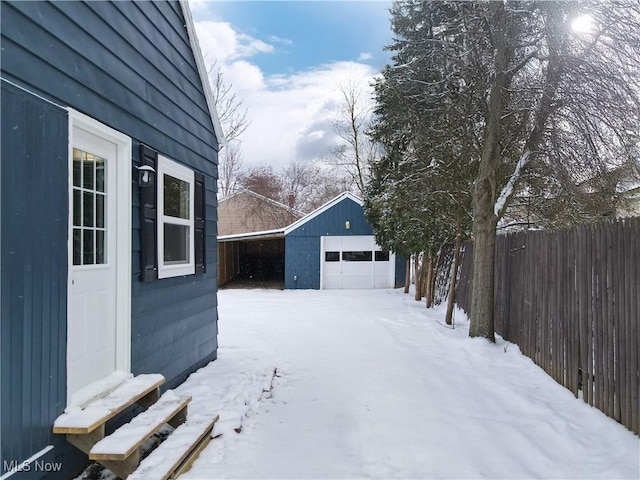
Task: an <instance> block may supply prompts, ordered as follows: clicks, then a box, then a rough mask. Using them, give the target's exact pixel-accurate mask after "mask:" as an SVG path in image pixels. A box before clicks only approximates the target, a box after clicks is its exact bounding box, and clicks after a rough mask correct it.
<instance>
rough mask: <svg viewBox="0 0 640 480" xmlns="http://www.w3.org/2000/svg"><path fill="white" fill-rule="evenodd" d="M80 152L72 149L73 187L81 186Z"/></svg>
mask: <svg viewBox="0 0 640 480" xmlns="http://www.w3.org/2000/svg"><path fill="white" fill-rule="evenodd" d="M82 153H83V152H82V151H81V150H78V149H77V148H74V149H73V186H74V187H81V186H82Z"/></svg>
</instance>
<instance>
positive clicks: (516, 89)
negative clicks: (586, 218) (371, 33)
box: [371, 0, 640, 340]
mask: <svg viewBox="0 0 640 480" xmlns="http://www.w3.org/2000/svg"><path fill="white" fill-rule="evenodd" d="M391 14H392V21H391V25H392V30H393V32H394V34H395V36H396V39H395V40H394V42H393V44H392V45H390V47H389V48H390V50H392V51H394V52H395V55H394V57H393V64H392V65H389V66H387V67H385V69H384V70H383V79H382V80H381V81H380V82H379V84H378V85H377V86H376V94H377V100H378V110H377V112H376V113H377V114H378V118H379V120H378V123H377V125H376V127H375V128H374V131H373V133H374V135H375V136H376V137H377V138H378V139H379V140H380V141H381V142H382V143H383V144H384V145H385V147H386V148H387V155H388V156H391V155H390V154H389V151H391V152H394V153H393V155H392V156H393V157H394V158H397V157H400V158H402V160H401V161H398V160H394V161H389V162H381V164H380V166H379V169H378V173H377V175H378V176H380V179H383V180H384V181H386V184H388V185H390V187H389V188H390V189H391V190H385V189H386V188H387V187H386V186H385V189H379V191H375V190H373V191H372V192H371V193H372V197H373V199H377V201H378V202H381V203H384V202H386V201H387V199H388V198H393V195H391V194H390V193H389V192H391V191H393V189H397V188H401V185H403V184H406V183H407V182H404V181H403V182H400V181H397V180H395V181H394V180H391V178H392V177H393V174H394V172H396V171H397V166H398V165H400V164H401V163H402V162H405V163H407V162H408V163H410V164H411V166H410V167H409V166H407V165H402V168H403V170H402V171H403V172H408V171H410V172H411V174H412V175H416V176H417V175H431V174H433V173H434V172H435V173H436V175H437V174H439V171H438V169H437V168H435V169H434V168H433V160H434V159H435V163H436V164H437V163H438V162H441V163H442V165H443V167H444V168H454V169H456V173H459V174H460V176H457V175H453V174H452V173H451V172H448V174H447V175H442V176H441V177H440V178H439V177H438V176H435V177H431V178H430V179H429V181H426V182H425V180H424V179H422V180H420V181H417V182H416V183H412V186H413V187H414V188H429V189H431V190H430V193H435V192H438V191H440V190H441V191H443V192H448V193H449V194H450V197H455V196H456V195H461V193H460V192H457V193H456V191H455V190H456V186H459V187H460V188H461V189H462V188H466V189H467V190H466V193H467V194H469V195H471V197H472V200H473V201H472V204H473V209H472V212H473V215H472V218H473V229H472V233H473V240H474V266H473V270H474V276H473V288H472V301H471V312H470V313H471V326H470V335H472V336H483V337H486V338H488V339H490V340H493V337H494V324H493V298H494V295H493V288H494V246H495V236H496V229H497V225H498V222H499V220H500V219H501V218H502V217H503V216H504V214H505V212H506V211H507V209H508V208H509V205H510V201H511V199H512V198H513V197H514V195H519V196H522V195H525V196H526V195H527V194H529V193H531V192H534V191H535V192H538V194H537V195H536V196H533V197H530V198H533V200H534V201H536V202H537V201H539V200H540V199H545V198H549V197H554V196H557V197H560V195H558V193H559V192H562V191H571V190H572V189H575V187H576V185H580V184H584V182H586V181H587V180H588V179H589V178H588V174H589V172H598V171H605V172H606V171H610V170H612V169H613V168H614V167H615V166H617V165H620V164H621V162H627V161H628V160H629V158H630V156H631V155H632V153H631V151H630V149H629V146H628V145H629V142H628V132H637V130H638V112H639V111H640V101H639V96H638V92H640V89H639V87H640V85H639V83H640V75H639V72H640V68H639V67H640V4H638V2H637V1H635V0H620V1H616V2H600V1H582V2H570V1H549V2H538V1H524V0H522V1H516V0H513V1H509V2H505V1H494V2H455V1H441V2H424V1H422V2H421V1H415V0H409V1H402V2H398V3H396V4H395V5H394V8H393V9H392V11H391ZM577 18H582V19H585V18H586V19H589V20H590V22H591V28H590V29H587V30H586V31H584V30H583V31H578V30H577V29H576V28H574V27H573V25H575V24H574V22H575V21H576V19H577ZM447 159H448V160H447ZM389 167H391V168H389ZM394 168H396V170H394ZM467 173H468V174H471V175H472V181H468V178H467V177H466V176H465V174H467ZM400 175H402V174H400ZM447 180H450V181H449V182H447ZM383 184H384V182H382V183H380V185H383ZM386 184H385V185H386ZM443 197H444V195H443ZM416 199H417V200H418V201H429V202H431V201H433V199H434V195H427V196H426V197H422V198H419V199H418V197H416ZM459 203H460V204H464V202H459ZM436 205H439V206H444V205H446V203H442V204H441V203H440V202H436ZM451 205H455V204H451ZM569 206H570V204H569ZM406 207H407V205H404V206H401V207H400V208H401V209H402V208H406ZM412 208H416V207H415V206H413V205H412ZM445 210H446V207H445ZM378 211H384V210H383V209H381V208H380V207H378ZM418 211H422V212H423V213H426V212H429V213H428V214H429V215H432V216H433V217H434V219H436V218H441V217H442V215H438V214H437V213H436V212H440V210H439V208H438V207H436V206H435V205H430V206H427V207H424V206H422V209H418ZM539 211H543V209H542V208H540V209H539ZM401 215H406V214H405V213H404V212H403V213H402V214H401ZM438 226H440V224H438Z"/></svg>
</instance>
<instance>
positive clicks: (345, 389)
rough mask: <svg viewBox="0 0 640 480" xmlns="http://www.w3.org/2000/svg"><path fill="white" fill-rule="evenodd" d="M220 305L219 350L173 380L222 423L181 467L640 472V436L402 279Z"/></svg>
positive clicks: (194, 411) (282, 473) (245, 471)
mask: <svg viewBox="0 0 640 480" xmlns="http://www.w3.org/2000/svg"><path fill="white" fill-rule="evenodd" d="M219 305H220V306H219V313H220V322H219V329H220V336H219V343H220V348H219V351H218V360H216V361H215V362H213V363H211V364H209V365H208V366H206V367H205V368H203V369H201V370H200V371H198V372H196V373H195V374H193V375H192V376H191V377H190V378H189V379H188V380H187V382H185V383H184V384H183V385H181V386H180V387H179V388H178V389H177V391H178V392H179V393H183V394H189V395H192V396H193V401H192V402H191V404H190V406H189V420H190V421H191V420H194V421H197V420H198V417H201V418H202V419H205V418H207V417H210V416H211V415H212V414H214V413H219V414H220V417H221V421H220V422H219V423H218V424H217V425H216V428H215V429H214V434H215V435H221V436H219V437H217V438H215V439H214V440H212V441H211V443H210V444H209V446H208V447H207V448H206V449H205V450H204V451H203V452H202V453H201V454H200V457H199V458H198V459H197V460H196V462H195V463H194V465H193V468H192V469H191V470H190V471H189V472H187V473H186V474H185V475H183V476H182V477H181V478H184V479H210V478H246V479H249V478H300V479H305V478H314V479H325V478H420V479H423V478H425V479H426V478H464V479H476V478H490V479H497V478H509V479H517V478H554V479H556V478H557V479H560V478H576V479H577V478H580V479H591V478H606V479H622V478H625V479H638V478H640V439H639V438H638V437H637V436H635V435H633V434H632V433H631V432H629V431H628V430H626V429H625V428H624V427H622V426H621V425H619V424H617V423H616V422H615V421H613V420H611V419H609V418H607V417H606V416H605V415H603V414H602V413H600V412H599V411H598V410H596V409H593V408H591V407H589V406H588V405H586V404H585V403H584V402H582V401H581V400H577V399H575V398H574V397H573V395H572V394H571V393H570V392H569V391H567V390H566V389H564V388H563V387H561V386H560V385H558V384H556V383H555V382H554V381H553V380H552V379H551V378H550V377H548V376H547V375H546V374H545V373H544V372H543V371H542V370H541V369H539V368H538V367H537V366H535V365H534V364H533V362H532V361H531V360H529V359H528V358H526V357H524V356H523V355H521V354H520V352H519V350H518V347H517V346H516V345H513V344H508V343H506V342H504V341H498V342H497V343H496V344H495V345H492V344H489V343H488V342H486V341H485V340H481V339H469V338H468V336H467V334H468V322H467V320H466V318H465V317H464V314H462V313H461V312H457V313H456V328H455V329H451V328H449V327H447V326H445V325H443V318H444V311H443V310H442V309H436V310H427V309H425V308H424V304H423V303H422V302H415V301H414V300H413V295H404V294H402V292H401V291H400V290H382V291H381V290H377V291H371V290H369V291H277V290H224V291H221V292H220V293H219ZM274 372H275V375H274ZM102 478H109V476H108V475H107V476H105V475H103V476H102ZM150 480H151V479H150Z"/></svg>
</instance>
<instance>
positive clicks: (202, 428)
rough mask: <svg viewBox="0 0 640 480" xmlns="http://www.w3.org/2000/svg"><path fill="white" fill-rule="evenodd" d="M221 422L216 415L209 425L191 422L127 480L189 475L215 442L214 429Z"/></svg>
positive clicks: (156, 450) (181, 427)
mask: <svg viewBox="0 0 640 480" xmlns="http://www.w3.org/2000/svg"><path fill="white" fill-rule="evenodd" d="M219 418H220V417H219V416H218V415H216V416H215V417H214V418H213V419H211V421H209V422H193V421H191V422H190V421H189V420H187V422H186V423H184V424H183V425H180V426H179V427H178V428H176V429H175V430H174V431H173V432H172V433H171V435H169V436H168V437H167V438H166V439H165V441H164V442H162V443H161V444H160V446H159V447H158V448H156V449H155V450H154V451H153V452H151V454H150V455H149V456H148V457H147V458H145V459H144V460H143V461H142V462H140V466H139V467H138V468H137V469H136V470H135V471H134V472H133V473H132V474H131V475H130V476H129V477H128V478H127V480H148V479H150V478H153V479H158V480H160V479H162V480H167V479H169V478H176V477H177V476H178V475H180V474H181V473H184V472H185V471H187V470H188V469H189V468H190V467H191V464H192V463H193V461H194V460H195V459H196V458H197V457H198V455H199V454H200V452H201V451H202V450H204V448H205V447H206V446H207V444H208V443H209V440H211V432H212V430H213V426H214V425H215V423H216V422H217V421H218V419H219Z"/></svg>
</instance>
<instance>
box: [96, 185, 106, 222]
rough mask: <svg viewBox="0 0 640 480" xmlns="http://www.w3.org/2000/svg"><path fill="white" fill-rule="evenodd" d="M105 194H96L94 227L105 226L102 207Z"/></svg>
mask: <svg viewBox="0 0 640 480" xmlns="http://www.w3.org/2000/svg"><path fill="white" fill-rule="evenodd" d="M104 201H105V196H104V195H101V194H99V193H98V194H96V227H98V228H104V226H105V223H104V222H105V218H104V216H105V209H104Z"/></svg>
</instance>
